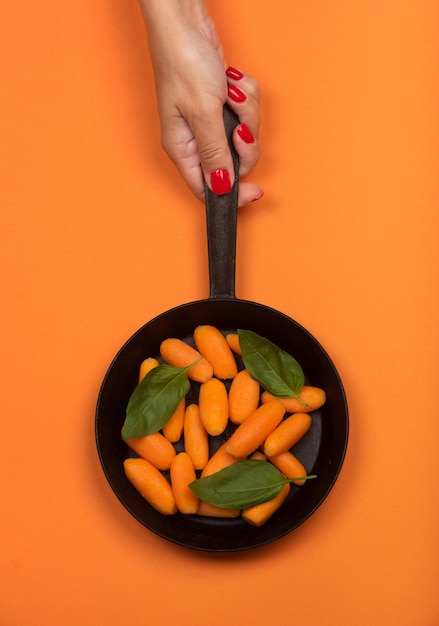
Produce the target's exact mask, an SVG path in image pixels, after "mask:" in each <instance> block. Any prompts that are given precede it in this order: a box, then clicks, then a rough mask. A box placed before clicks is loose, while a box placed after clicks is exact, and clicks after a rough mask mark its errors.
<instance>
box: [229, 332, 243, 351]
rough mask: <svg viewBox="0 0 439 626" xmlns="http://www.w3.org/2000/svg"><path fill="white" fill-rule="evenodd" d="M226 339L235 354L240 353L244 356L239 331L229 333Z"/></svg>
mask: <svg viewBox="0 0 439 626" xmlns="http://www.w3.org/2000/svg"><path fill="white" fill-rule="evenodd" d="M226 341H227V343H228V344H229V346H230V347H231V349H232V350H233V352H234V353H235V354H239V356H242V350H241V346H240V345H239V336H238V333H229V334H228V335H226Z"/></svg>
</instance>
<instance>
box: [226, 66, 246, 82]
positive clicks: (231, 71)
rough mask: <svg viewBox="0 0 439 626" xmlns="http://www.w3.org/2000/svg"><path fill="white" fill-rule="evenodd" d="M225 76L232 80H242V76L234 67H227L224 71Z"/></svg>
mask: <svg viewBox="0 0 439 626" xmlns="http://www.w3.org/2000/svg"><path fill="white" fill-rule="evenodd" d="M226 75H227V76H228V77H229V78H231V79H232V80H241V78H244V74H243V73H242V72H240V71H239V70H237V69H236V68H234V67H228V68H227V69H226Z"/></svg>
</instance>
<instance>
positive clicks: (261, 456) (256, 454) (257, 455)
mask: <svg viewBox="0 0 439 626" xmlns="http://www.w3.org/2000/svg"><path fill="white" fill-rule="evenodd" d="M250 458H251V459H255V460H257V461H266V460H267V455H266V454H264V453H263V452H261V450H255V451H254V452H253V454H252V455H250Z"/></svg>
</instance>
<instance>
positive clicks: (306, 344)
mask: <svg viewBox="0 0 439 626" xmlns="http://www.w3.org/2000/svg"><path fill="white" fill-rule="evenodd" d="M224 122H225V128H226V133H227V137H228V141H229V145H230V146H231V148H232V152H233V156H234V164H235V172H238V160H237V155H236V153H235V152H234V150H233V147H232V133H233V130H234V128H235V126H236V123H237V122H236V117H235V115H234V114H233V113H232V112H231V110H230V109H229V108H228V107H225V109H224ZM237 197H238V181H237V178H235V183H234V186H233V188H232V190H231V192H230V193H229V194H226V195H224V196H215V195H214V194H213V193H211V192H210V190H209V189H207V188H206V216H207V235H208V256H209V282H210V294H209V297H208V298H207V299H205V300H199V301H196V302H190V303H187V304H183V305H181V306H178V307H175V308H173V309H170V310H169V311H166V312H165V313H162V314H161V315H159V316H157V317H155V318H154V319H152V320H151V321H150V322H148V323H147V324H145V325H144V326H142V328H140V329H139V330H138V331H137V332H136V333H135V334H134V335H132V337H131V338H130V339H129V340H128V341H127V342H126V343H125V345H124V346H123V347H122V348H121V349H120V351H119V352H118V353H117V355H116V356H115V358H114V360H113V362H112V363H111V365H110V367H109V369H108V371H107V373H106V376H105V378H104V381H103V383H102V386H101V389H100V393H99V397H98V402H97V409H96V443H97V449H98V453H99V458H100V461H101V464H102V468H103V470H104V473H105V475H106V478H107V480H108V482H109V484H110V486H111V488H112V489H113V491H114V493H115V494H116V496H117V497H118V498H119V500H120V501H121V502H122V504H123V505H124V506H125V508H126V509H127V510H128V511H129V512H130V513H131V514H132V515H133V516H134V517H135V518H136V519H137V520H138V521H139V522H140V523H142V524H143V525H144V526H146V527H147V528H148V529H149V530H151V531H153V532H154V533H156V534H157V535H159V536H161V537H163V538H165V539H167V540H169V541H171V542H174V543H176V544H180V545H182V546H186V547H188V548H193V549H197V550H205V551H217V552H219V551H222V552H227V551H238V550H245V549H248V548H254V547H256V546H261V545H264V544H266V543H269V542H271V541H274V540H275V539H278V538H280V537H282V536H283V535H285V534H287V533H289V532H290V531H292V530H293V529H295V528H297V526H299V525H300V524H302V523H303V522H304V521H305V520H306V519H307V518H308V517H309V516H310V515H311V514H312V513H314V511H315V510H316V509H317V508H318V507H319V506H320V505H321V504H322V502H323V500H324V499H325V498H326V496H327V495H328V494H329V492H330V491H331V489H332V487H333V485H334V483H335V481H336V479H337V476H338V474H339V472H340V469H341V467H342V464H343V461H344V457H345V453H346V447H347V441H348V407H347V402H346V396H345V392H344V389H343V385H342V382H341V379H340V377H339V375H338V372H337V370H336V368H335V366H334V364H333V362H332V360H331V359H330V357H329V355H328V354H327V352H326V351H325V350H324V348H323V347H322V346H321V345H320V343H319V342H318V341H317V340H316V339H315V338H314V337H313V336H312V335H311V334H310V333H309V332H308V331H307V330H306V329H305V328H304V327H303V326H301V325H300V324H298V323H297V322H295V321H294V320H293V319H291V318H290V317H287V316H286V315H284V314H283V313H280V312H279V311H276V310H274V309H272V308H270V307H268V306H264V305H262V304H258V303H256V302H251V301H248V300H241V299H239V298H237V297H236V296H235V258H236V225H237ZM199 324H212V325H214V326H217V327H218V328H219V329H220V330H221V331H223V332H224V333H228V332H236V330H237V329H238V328H244V329H248V330H253V331H254V332H256V333H258V334H260V335H262V336H264V337H266V338H267V339H269V340H270V341H272V342H273V343H275V344H276V345H278V346H279V347H281V348H282V349H283V350H285V351H286V352H288V353H289V354H291V355H292V356H294V358H295V359H296V360H297V361H298V362H299V363H300V364H301V366H302V368H303V370H304V372H305V379H306V383H307V384H311V385H315V386H317V387H321V388H323V389H324V390H325V391H326V395H327V401H326V403H325V405H324V406H323V407H322V408H321V409H320V410H318V411H316V412H314V413H313V421H312V427H311V430H310V431H309V432H308V433H307V434H306V435H305V437H304V438H303V439H302V440H301V441H300V442H299V443H298V444H296V446H295V447H294V454H295V455H296V456H297V457H298V458H299V459H300V460H301V461H302V463H303V464H304V465H305V467H306V469H307V471H308V473H313V474H317V478H316V479H314V480H311V481H307V483H305V485H304V486H302V487H295V486H294V485H292V489H291V492H290V494H289V496H288V498H287V500H286V501H285V502H284V504H283V505H282V507H281V508H280V509H279V511H277V512H276V514H275V515H274V516H273V517H272V518H271V519H270V520H269V521H268V522H267V523H266V524H265V525H264V526H261V527H259V528H255V527H253V526H250V525H249V524H248V523H247V522H245V521H243V520H242V519H241V518H236V519H231V520H224V519H214V518H203V517H199V516H192V515H181V514H180V513H177V514H176V515H172V516H164V515H162V514H160V513H158V512H157V511H155V510H154V509H153V508H152V507H151V506H150V505H149V504H148V503H147V502H146V501H145V500H144V499H143V498H142V497H141V496H140V494H139V493H138V492H137V491H136V490H135V488H134V487H133V486H132V485H131V484H130V483H129V482H128V480H127V479H126V477H125V474H124V471H123V465H122V464H123V461H124V459H126V458H127V457H128V456H130V455H131V454H132V453H131V452H130V451H129V450H128V447H127V445H126V444H125V443H124V442H123V441H122V439H121V428H122V424H123V422H124V419H125V410H126V406H127V403H128V400H129V397H130V396H131V394H132V392H133V390H134V388H135V386H136V384H137V381H138V373H139V366H140V363H141V362H142V360H143V359H144V358H146V357H156V358H159V360H160V352H159V347H160V343H161V342H162V341H163V340H164V339H166V338H167V337H179V338H181V339H184V340H186V341H188V342H189V343H192V345H193V341H192V333H193V331H194V329H195V327H196V326H198V325H199ZM197 393H198V389H197V385H196V384H192V386H191V391H190V392H189V396H188V399H187V403H188V404H189V403H190V402H192V401H196V399H197ZM232 428H233V426H230V427H229V429H228V430H227V431H226V432H225V433H224V435H223V437H222V440H224V439H225V438H226V437H228V436H229V435H230V429H232ZM218 439H219V438H215V440H213V439H212V441H211V450H212V451H213V450H214V449H215V448H216V447H218V445H219V444H220V443H221V441H219V440H218ZM176 447H177V451H179V450H180V449H183V448H182V447H183V442H179V443H178V444H176Z"/></svg>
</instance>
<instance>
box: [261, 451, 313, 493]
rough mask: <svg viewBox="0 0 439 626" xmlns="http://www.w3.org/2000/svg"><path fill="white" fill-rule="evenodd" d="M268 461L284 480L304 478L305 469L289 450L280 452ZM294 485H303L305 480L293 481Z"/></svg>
mask: <svg viewBox="0 0 439 626" xmlns="http://www.w3.org/2000/svg"><path fill="white" fill-rule="evenodd" d="M270 461H271V462H272V463H273V465H274V466H275V467H277V469H278V470H279V471H280V472H282V474H283V475H284V476H285V477H286V478H302V476H306V469H305V468H304V466H303V465H302V463H301V462H300V461H299V459H298V458H297V457H295V456H294V454H291V452H290V451H289V450H287V451H286V452H281V453H280V454H277V455H276V456H271V457H270ZM293 482H294V484H295V485H299V486H300V485H303V484H304V483H305V482H306V481H305V480H295V481H293Z"/></svg>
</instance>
